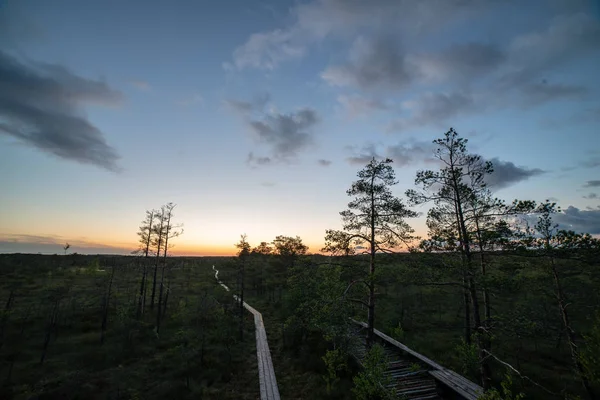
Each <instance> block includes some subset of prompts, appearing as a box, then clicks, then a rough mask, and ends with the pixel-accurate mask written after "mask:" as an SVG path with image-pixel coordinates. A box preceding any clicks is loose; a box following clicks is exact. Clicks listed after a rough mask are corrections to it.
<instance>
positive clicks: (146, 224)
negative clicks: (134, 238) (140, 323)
mask: <svg viewBox="0 0 600 400" xmlns="http://www.w3.org/2000/svg"><path fill="white" fill-rule="evenodd" d="M157 214H158V211H156V210H150V211H146V218H145V219H144V220H143V221H142V225H140V230H139V231H138V236H139V237H140V239H139V241H140V248H139V249H138V250H137V253H138V254H143V256H144V261H143V262H142V264H143V267H142V268H143V269H142V279H141V282H140V295H139V299H138V307H137V317H138V318H139V317H141V316H142V315H143V314H144V306H145V303H146V279H147V276H148V265H147V262H146V261H147V259H148V256H149V254H150V244H151V243H152V233H153V226H152V225H153V224H154V220H155V219H156V216H157Z"/></svg>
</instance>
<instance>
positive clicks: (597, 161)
mask: <svg viewBox="0 0 600 400" xmlns="http://www.w3.org/2000/svg"><path fill="white" fill-rule="evenodd" d="M581 165H583V166H584V167H586V168H596V167H600V157H593V158H590V159H589V160H585V161H582V162H581Z"/></svg>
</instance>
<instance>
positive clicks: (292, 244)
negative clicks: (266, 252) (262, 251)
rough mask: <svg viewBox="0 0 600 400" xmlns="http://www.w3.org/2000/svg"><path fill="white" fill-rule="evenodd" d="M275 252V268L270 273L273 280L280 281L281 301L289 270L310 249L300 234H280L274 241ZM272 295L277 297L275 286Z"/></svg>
mask: <svg viewBox="0 0 600 400" xmlns="http://www.w3.org/2000/svg"><path fill="white" fill-rule="evenodd" d="M272 244H273V254H275V255H276V256H277V257H276V259H275V263H274V267H275V268H274V270H273V269H272V270H271V271H270V273H269V277H270V278H271V280H272V281H273V280H275V281H276V282H279V283H280V284H279V286H278V289H279V301H281V294H282V291H283V288H284V287H285V285H286V282H287V279H288V277H289V272H290V271H291V270H292V269H293V268H294V267H295V266H296V264H297V262H298V259H299V258H300V257H301V256H304V255H305V254H306V252H307V251H308V246H306V245H305V244H304V243H302V239H301V238H300V236H296V237H291V236H283V235H279V236H277V237H275V239H274V240H273V242H272ZM272 291H273V293H272V296H273V298H275V294H274V288H273V289H272Z"/></svg>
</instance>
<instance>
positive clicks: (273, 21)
mask: <svg viewBox="0 0 600 400" xmlns="http://www.w3.org/2000/svg"><path fill="white" fill-rule="evenodd" d="M599 71H600V1H592V0H590V1H578V0H528V1H516V0H514V1H513V0H507V1H496V0H487V1H486V0H425V1H413V0H370V1H362V0H303V1H287V0H284V1H282V0H263V1H252V0H222V1H154V0H144V1H141V0H140V1H116V0H114V1H113V0H105V1H94V0H87V1H81V0H70V1H67V0H55V1H48V0H18V1H17V0H0V183H1V186H0V188H1V190H0V252H5V253H6V252H36V253H37V252H42V253H61V252H62V249H61V248H62V245H63V244H64V242H67V241H68V242H69V243H71V245H72V248H71V250H70V251H74V252H78V253H128V252H130V251H131V250H133V249H135V248H136V240H137V237H136V231H137V227H138V226H139V223H140V221H141V220H142V219H143V217H144V212H145V210H147V209H151V208H156V207H159V206H160V205H161V204H164V203H166V202H169V201H172V202H174V203H176V204H177V207H176V209H175V219H176V221H177V222H180V223H183V224H184V229H185V232H184V234H183V236H181V237H180V238H178V239H177V241H176V243H175V245H176V247H175V248H174V253H176V254H194V255H212V254H230V253H232V252H233V251H234V250H235V249H234V247H233V243H235V242H236V241H237V240H238V239H239V235H240V234H241V233H246V234H247V235H248V239H249V241H250V243H251V244H258V243H259V242H260V241H271V240H272V239H273V238H274V237H275V236H276V235H280V234H281V235H288V236H295V235H299V236H300V237H301V238H302V239H303V240H304V242H305V243H306V244H307V245H309V247H310V250H311V251H313V252H316V251H318V250H319V248H320V247H321V246H322V244H323V237H324V234H325V230H326V229H328V228H340V227H341V221H340V217H339V214H338V213H339V211H342V210H343V209H344V208H345V207H346V204H347V202H348V200H349V199H348V197H347V196H346V193H345V191H346V189H347V188H348V187H349V185H350V184H351V182H352V181H353V180H354V179H355V177H356V172H357V171H358V170H359V169H360V168H361V167H362V166H363V165H364V164H365V163H366V162H368V160H369V159H371V158H372V157H373V156H375V157H391V158H393V159H394V161H395V162H394V166H395V170H396V173H397V177H398V181H399V183H398V185H397V186H396V187H395V188H394V192H395V194H397V195H398V196H403V193H404V192H405V190H406V189H408V188H411V187H412V186H413V182H414V177H415V172H416V171H417V170H419V169H423V168H430V167H433V166H434V165H433V164H432V163H431V154H432V150H433V148H432V145H431V141H432V140H433V139H435V138H436V137H439V136H441V135H443V133H444V132H445V131H446V130H447V129H448V128H449V127H450V126H452V127H454V128H455V129H456V130H457V131H458V132H459V133H460V134H461V135H462V136H464V137H467V138H468V139H469V144H470V149H471V150H472V151H473V152H476V153H478V154H481V155H482V157H484V158H485V159H488V160H492V161H493V162H494V164H495V167H496V173H495V174H494V175H493V176H492V179H491V181H490V185H491V187H492V188H493V189H494V191H495V192H496V194H497V196H499V197H501V198H504V199H507V200H512V199H514V198H521V199H533V200H538V201H539V200H544V199H546V198H552V199H556V201H557V202H558V203H559V205H560V206H561V207H562V208H563V210H565V213H563V214H562V215H560V216H558V217H557V220H558V221H559V222H561V224H562V225H563V226H564V227H568V228H570V229H574V230H578V231H586V232H590V233H593V234H600V173H599V172H600V97H599V93H600V72H599ZM417 211H421V212H425V211H426V208H419V209H417ZM411 223H412V225H413V226H414V227H415V229H417V232H418V233H419V234H422V235H424V234H425V233H426V231H425V224H424V219H423V218H422V217H421V218H419V219H415V220H414V221H411Z"/></svg>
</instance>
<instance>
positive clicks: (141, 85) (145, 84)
mask: <svg viewBox="0 0 600 400" xmlns="http://www.w3.org/2000/svg"><path fill="white" fill-rule="evenodd" d="M129 83H131V84H132V85H133V86H135V87H136V88H138V89H140V90H142V91H144V92H147V91H149V90H150V89H152V87H151V86H150V84H149V83H148V82H146V81H139V80H133V81H131V82H129Z"/></svg>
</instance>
